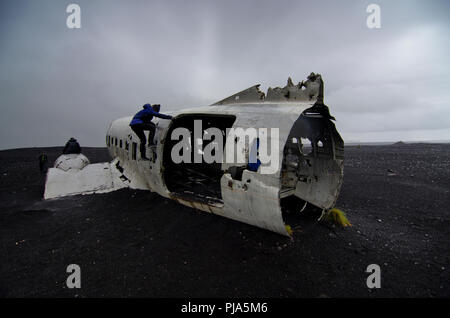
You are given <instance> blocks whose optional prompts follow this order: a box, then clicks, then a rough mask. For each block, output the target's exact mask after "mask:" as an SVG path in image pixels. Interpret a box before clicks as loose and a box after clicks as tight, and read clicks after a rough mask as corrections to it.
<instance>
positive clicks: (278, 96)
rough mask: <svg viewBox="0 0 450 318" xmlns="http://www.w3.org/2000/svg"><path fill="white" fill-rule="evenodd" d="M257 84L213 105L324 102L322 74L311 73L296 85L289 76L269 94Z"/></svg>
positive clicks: (269, 91) (271, 89)
mask: <svg viewBox="0 0 450 318" xmlns="http://www.w3.org/2000/svg"><path fill="white" fill-rule="evenodd" d="M259 86H260V84H258V85H255V86H252V87H250V88H247V89H245V90H243V91H241V92H239V93H236V94H234V95H231V96H229V97H227V98H225V99H222V100H221V101H218V102H216V103H214V104H212V106H216V105H227V104H242V103H258V102H301V101H304V102H305V101H313V102H315V103H319V104H323V80H322V76H321V75H320V74H314V73H311V74H310V75H309V76H308V78H307V80H306V81H301V82H299V83H298V84H297V85H294V83H293V82H292V79H291V78H290V77H289V78H288V80H287V84H286V86H285V87H282V88H281V87H275V88H271V87H269V89H268V90H267V95H265V94H264V93H263V92H261V91H260V90H259Z"/></svg>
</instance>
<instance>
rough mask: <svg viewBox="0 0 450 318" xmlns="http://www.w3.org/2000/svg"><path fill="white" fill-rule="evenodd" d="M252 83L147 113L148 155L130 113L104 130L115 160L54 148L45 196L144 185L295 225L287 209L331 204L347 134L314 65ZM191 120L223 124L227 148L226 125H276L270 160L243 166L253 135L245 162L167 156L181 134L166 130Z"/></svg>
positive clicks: (203, 205) (230, 213) (205, 205)
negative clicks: (296, 75) (209, 101)
mask: <svg viewBox="0 0 450 318" xmlns="http://www.w3.org/2000/svg"><path fill="white" fill-rule="evenodd" d="M259 86H260V85H255V86H252V87H250V88H248V89H245V90H243V91H241V92H239V93H236V94H234V95H231V96H229V97H227V98H225V99H223V100H221V101H219V102H217V103H215V104H213V105H210V106H205V107H198V108H190V109H185V110H180V111H176V112H173V113H172V114H171V115H172V116H173V119H172V120H161V119H159V118H154V122H155V124H156V131H155V137H154V141H155V143H156V146H152V147H147V149H146V151H147V157H149V158H150V160H142V159H141V158H140V154H139V151H138V149H139V143H140V140H139V138H138V137H137V136H136V134H135V133H134V132H133V131H132V130H131V128H130V126H129V123H130V120H131V117H125V118H120V119H117V120H115V121H113V122H112V123H111V124H110V126H109V128H108V130H107V135H106V145H107V147H108V150H109V153H110V155H111V156H112V158H114V159H113V161H112V162H107V163H97V164H89V160H88V159H87V158H86V157H84V156H83V155H81V154H79V155H76V154H72V155H62V156H60V157H59V158H58V159H57V161H56V162H55V166H54V167H53V168H51V169H49V171H48V174H47V180H46V186H45V193H44V198H45V199H51V198H57V197H62V196H67V195H77V194H91V193H104V192H110V191H114V190H118V189H121V188H124V187H129V188H132V189H142V190H150V191H152V192H157V193H158V194H160V195H161V196H163V197H166V198H170V199H172V200H175V201H177V202H179V203H181V204H183V205H186V206H189V207H192V208H194V209H198V210H202V211H205V212H210V213H214V214H217V215H221V216H224V217H227V218H230V219H233V220H237V221H240V222H244V223H247V224H251V225H254V226H257V227H260V228H263V229H267V230H270V231H273V232H276V233H279V234H282V235H286V236H290V235H292V230H291V226H290V225H292V224H289V221H288V220H290V216H289V215H288V214H291V213H292V211H294V214H299V213H301V211H303V210H304V209H305V207H307V206H308V205H311V206H313V207H317V208H319V209H322V210H323V211H327V210H328V209H331V208H332V207H333V206H334V204H335V202H336V200H337V197H338V194H339V190H340V188H341V184H342V179H343V160H344V142H343V140H342V138H341V137H340V135H339V133H338V132H337V130H336V128H335V125H334V123H333V122H332V120H334V118H333V117H332V116H331V115H330V112H329V109H328V107H327V106H326V105H325V104H324V101H323V91H324V87H323V80H322V78H321V76H320V75H319V74H314V73H311V74H310V75H309V76H308V78H307V80H306V81H302V82H300V83H298V84H297V85H294V84H293V82H292V80H291V79H290V78H289V79H288V82H287V85H286V86H285V87H283V88H280V87H276V88H269V89H268V91H267V94H264V93H263V92H261V91H260V90H259ZM196 121H201V123H202V129H203V130H205V131H207V130H208V128H211V127H214V128H218V129H220V131H221V132H222V135H223V137H224V141H223V143H216V144H215V145H216V146H217V145H218V144H219V145H220V147H221V148H222V149H220V150H223V151H224V152H225V153H226V152H227V151H228V150H229V149H231V148H232V147H233V145H234V144H236V143H238V142H239V140H238V139H239V138H236V137H234V136H232V137H230V136H231V135H230V133H229V132H230V129H232V128H234V129H238V128H242V129H244V130H245V129H248V128H255V129H259V128H262V129H264V128H266V129H267V128H272V127H276V128H278V133H277V134H276V135H272V134H271V135H268V136H267V139H268V141H269V144H270V142H273V141H276V142H277V144H278V145H279V147H278V151H277V153H275V154H274V153H272V155H275V156H276V159H277V160H275V162H276V166H275V169H273V171H271V172H270V173H261V172H262V169H263V168H264V164H261V165H260V166H257V167H256V168H255V166H252V168H250V164H249V162H248V161H249V157H250V156H251V153H252V149H253V152H254V150H255V140H253V142H252V141H249V142H248V143H244V146H243V149H242V151H243V153H242V155H243V156H244V158H245V159H244V161H247V162H241V163H230V162H226V161H224V160H223V161H222V162H213V163H208V162H205V160H201V161H200V162H198V161H196V162H193V161H191V162H189V161H187V162H181V163H176V162H174V160H172V156H171V153H172V149H173V147H174V146H175V144H176V143H177V142H178V140H173V139H174V138H173V132H174V130H175V129H177V128H185V129H187V131H189V133H190V134H191V136H190V139H191V140H194V137H195V136H194V130H195V127H194V123H195V122H196ZM273 138H276V140H271V139H273ZM209 143H214V140H207V141H206V145H205V148H206V147H207V146H208V145H209ZM229 147H231V148H229ZM257 147H258V146H256V150H257V149H258V148H257ZM187 148H188V147H187ZM187 148H186V149H185V150H189V149H187ZM272 150H273V149H272ZM200 151H201V150H200ZM191 155H192V156H194V155H195V154H194V153H191Z"/></svg>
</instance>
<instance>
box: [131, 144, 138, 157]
mask: <svg viewBox="0 0 450 318" xmlns="http://www.w3.org/2000/svg"><path fill="white" fill-rule="evenodd" d="M131 148H132V149H131V159H133V160H136V152H137V143H135V142H133V144H132V147H131Z"/></svg>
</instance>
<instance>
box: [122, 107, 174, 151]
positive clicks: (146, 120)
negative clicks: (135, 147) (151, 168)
mask: <svg viewBox="0 0 450 318" xmlns="http://www.w3.org/2000/svg"><path fill="white" fill-rule="evenodd" d="M142 107H143V109H142V110H141V111H139V112H138V113H136V115H134V117H133V119H132V120H131V122H130V127H131V129H132V130H133V131H134V132H135V133H136V135H137V136H138V137H139V140H140V141H141V144H140V147H139V150H140V151H141V158H142V159H144V160H148V158H147V156H146V154H145V143H146V138H145V133H144V131H145V130H148V145H149V146H152V145H153V137H154V136H155V129H156V126H155V124H154V123H152V119H153V116H155V117H159V118H163V119H172V116H169V115H164V114H161V113H159V110H160V108H161V105H159V104H154V105H153V106H150V104H145V105H144V106H142Z"/></svg>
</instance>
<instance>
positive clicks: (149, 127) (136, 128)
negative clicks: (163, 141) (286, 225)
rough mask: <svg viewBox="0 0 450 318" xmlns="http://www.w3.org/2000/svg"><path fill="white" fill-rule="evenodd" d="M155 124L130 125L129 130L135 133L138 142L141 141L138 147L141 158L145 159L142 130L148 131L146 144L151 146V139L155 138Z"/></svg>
mask: <svg viewBox="0 0 450 318" xmlns="http://www.w3.org/2000/svg"><path fill="white" fill-rule="evenodd" d="M155 128H156V127H155V124H154V123H151V122H150V123H142V124H136V125H132V126H131V129H132V130H133V131H134V132H135V133H136V135H137V136H138V137H139V140H140V141H141V144H140V146H139V150H140V151H141V157H142V158H146V157H147V156H146V155H145V143H146V138H145V133H144V130H148V131H149V132H148V144H149V145H152V144H153V137H154V136H155Z"/></svg>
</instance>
